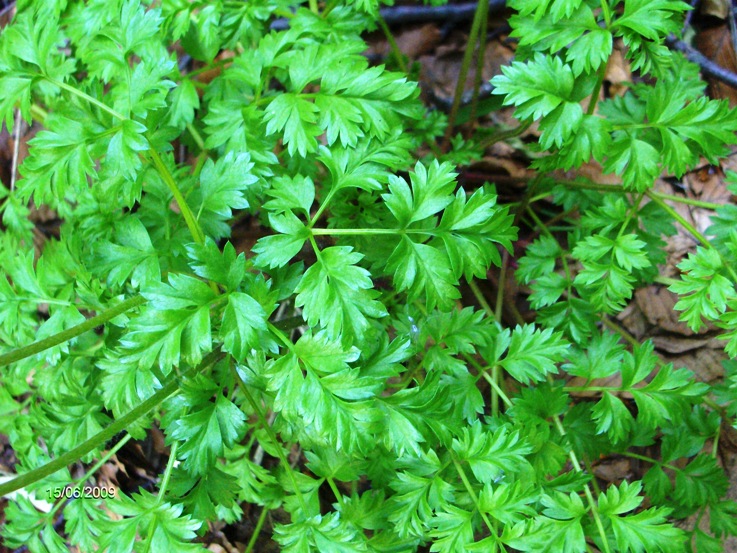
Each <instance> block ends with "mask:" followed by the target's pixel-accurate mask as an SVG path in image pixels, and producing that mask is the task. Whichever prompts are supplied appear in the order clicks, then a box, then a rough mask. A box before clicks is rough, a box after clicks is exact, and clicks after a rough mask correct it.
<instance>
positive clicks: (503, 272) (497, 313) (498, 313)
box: [494, 250, 509, 323]
mask: <svg viewBox="0 0 737 553" xmlns="http://www.w3.org/2000/svg"><path fill="white" fill-rule="evenodd" d="M508 263H509V252H507V250H504V254H503V255H502V266H501V269H500V270H499V284H498V286H497V290H496V305H495V306H494V319H496V322H497V323H501V322H502V306H503V305H504V287H505V286H506V284H505V283H506V280H507V265H508Z"/></svg>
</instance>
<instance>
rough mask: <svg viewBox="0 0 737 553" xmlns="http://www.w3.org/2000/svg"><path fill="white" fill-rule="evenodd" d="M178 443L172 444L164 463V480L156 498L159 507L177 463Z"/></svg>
mask: <svg viewBox="0 0 737 553" xmlns="http://www.w3.org/2000/svg"><path fill="white" fill-rule="evenodd" d="M178 446H179V442H174V443H173V444H172V446H171V451H169V460H168V461H167V463H166V470H165V471H164V478H163V480H162V481H161V486H159V493H158V494H157V496H156V504H157V505H160V504H161V502H162V501H163V499H164V495H166V489H167V488H168V487H169V480H171V473H172V471H173V470H174V464H175V463H176V462H177V447H178Z"/></svg>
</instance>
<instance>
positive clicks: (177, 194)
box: [47, 0, 317, 244]
mask: <svg viewBox="0 0 737 553" xmlns="http://www.w3.org/2000/svg"><path fill="white" fill-rule="evenodd" d="M312 1H315V0H312ZM315 5H317V4H316V3H315ZM47 80H48V81H49V82H51V83H52V84H54V85H56V86H58V87H59V88H61V89H63V90H66V91H68V92H70V93H72V94H74V95H76V96H78V97H80V98H83V99H84V100H86V101H87V102H89V103H90V104H92V105H94V106H97V107H99V108H100V109H101V110H103V111H105V112H106V113H108V114H110V115H111V116H113V117H114V118H115V119H118V120H120V121H127V120H128V117H126V116H125V115H123V114H121V113H118V112H117V111H115V110H114V109H112V108H110V107H108V106H106V105H105V104H104V103H102V102H101V101H100V100H98V99H97V98H93V97H92V96H90V95H89V94H86V93H85V92H82V91H81V90H78V89H76V88H74V87H73V86H70V85H68V84H66V83H62V82H60V81H56V80H54V79H48V78H47ZM148 153H149V156H150V157H151V160H152V161H153V163H154V166H155V167H156V170H157V171H158V173H159V175H160V176H161V178H162V179H163V180H164V182H165V183H166V185H167V186H168V187H169V190H171V192H172V194H174V199H175V200H176V202H177V204H178V205H179V210H180V211H181V212H182V216H183V217H184V220H185V222H186V223H187V227H188V228H189V231H190V232H191V233H192V237H193V238H194V240H195V242H197V243H198V244H202V243H204V242H205V235H204V233H203V232H202V229H201V228H200V226H199V224H198V223H197V221H196V219H195V218H194V215H193V214H192V210H191V209H190V208H189V206H188V205H187V202H186V201H185V200H184V196H183V195H182V192H181V191H180V190H179V187H178V186H177V183H176V181H175V180H174V177H173V176H172V174H171V173H170V172H169V169H168V168H167V167H166V165H165V164H164V162H163V161H162V159H161V157H160V156H159V153H158V152H157V151H156V149H155V148H153V147H151V148H149V150H148Z"/></svg>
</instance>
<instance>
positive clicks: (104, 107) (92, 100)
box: [46, 77, 128, 121]
mask: <svg viewBox="0 0 737 553" xmlns="http://www.w3.org/2000/svg"><path fill="white" fill-rule="evenodd" d="M46 80H47V81H49V82H50V83H51V84H53V85H56V86H58V87H59V88H61V89H63V90H66V91H67V92H70V93H72V94H74V95H75V96H78V97H79V98H82V99H84V100H85V101H87V102H89V103H90V104H92V105H93V106H97V107H98V108H100V109H101V110H103V111H104V112H105V113H107V114H109V115H112V116H113V118H115V119H118V120H120V121H127V120H128V118H127V117H126V116H125V115H123V114H121V113H118V112H117V111H115V110H114V109H113V108H111V107H109V106H107V105H105V104H103V103H102V102H101V101H100V100H98V99H97V98H93V97H92V96H90V95H89V94H87V93H85V92H82V91H81V90H79V89H77V88H74V87H73V86H71V85H68V84H66V83H62V82H61V81H57V80H54V79H50V78H48V77H46Z"/></svg>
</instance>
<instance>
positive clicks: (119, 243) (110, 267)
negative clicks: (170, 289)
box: [93, 217, 161, 288]
mask: <svg viewBox="0 0 737 553" xmlns="http://www.w3.org/2000/svg"><path fill="white" fill-rule="evenodd" d="M93 251H94V254H93V262H94V264H93V270H94V271H95V274H98V275H100V276H102V275H106V280H107V283H108V285H110V286H123V285H124V284H125V283H126V282H127V281H128V280H129V279H130V283H131V285H132V286H133V287H134V288H139V287H142V286H143V287H145V286H148V285H150V284H154V283H156V282H160V281H161V267H160V265H159V256H158V252H157V250H156V248H154V246H153V244H152V243H151V237H150V236H149V233H148V230H147V229H146V227H145V226H144V225H143V223H141V220H140V219H138V218H136V217H129V218H127V219H123V220H122V221H120V222H119V223H117V224H116V225H115V242H109V241H107V240H106V241H103V242H101V243H100V244H96V245H95V246H94V250H93Z"/></svg>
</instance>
